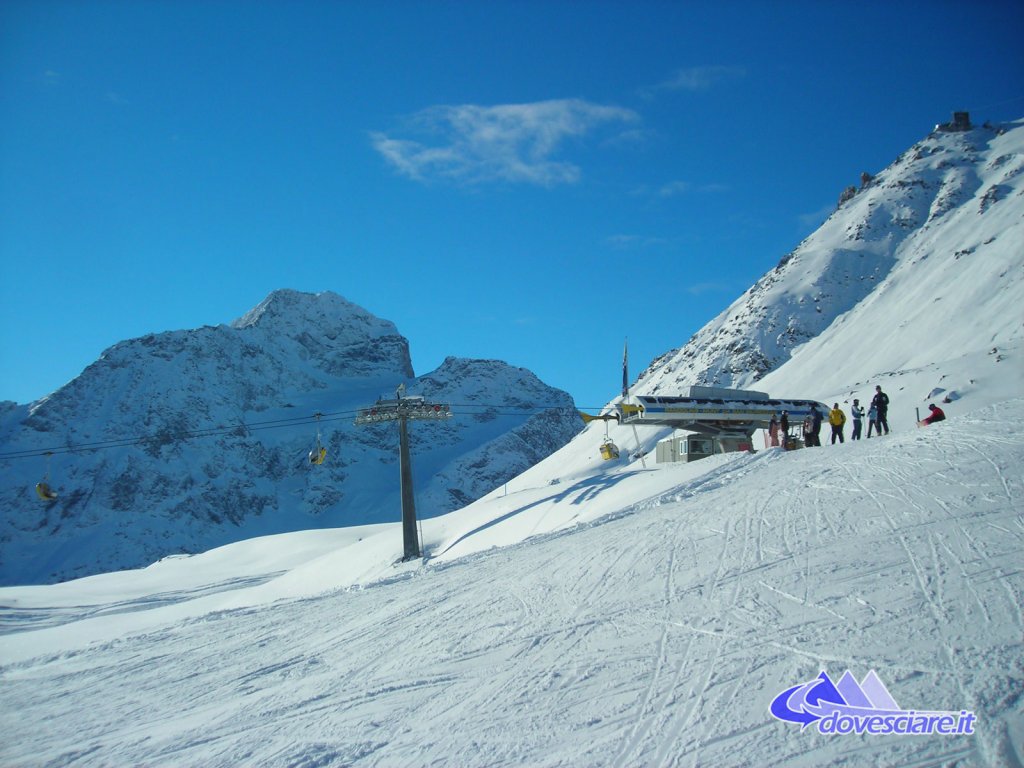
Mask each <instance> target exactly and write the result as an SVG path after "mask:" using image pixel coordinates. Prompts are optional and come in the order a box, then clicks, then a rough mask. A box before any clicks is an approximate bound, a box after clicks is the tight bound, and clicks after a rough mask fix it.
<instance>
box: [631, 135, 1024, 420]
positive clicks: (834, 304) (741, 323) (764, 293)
mask: <svg viewBox="0 0 1024 768" xmlns="http://www.w3.org/2000/svg"><path fill="white" fill-rule="evenodd" d="M1022 243H1024V121H1019V122H1015V123H1010V124H1007V125H1003V126H992V127H978V128H975V129H973V130H971V131H967V132H952V131H936V132H934V133H932V134H931V135H929V136H928V137H927V138H925V139H924V140H923V141H921V142H920V143H918V144H916V145H914V146H913V147H911V148H910V149H909V150H908V151H906V152H905V153H903V154H902V155H901V156H900V157H899V158H898V159H897V160H896V161H895V162H894V163H893V164H892V165H891V166H889V167H888V168H886V169H885V170H884V171H882V172H881V173H879V174H878V175H877V176H875V177H874V178H873V179H871V180H869V181H867V183H866V184H865V185H864V187H863V188H861V189H860V190H859V191H857V192H856V194H855V195H853V196H852V197H851V198H850V199H848V200H846V201H845V202H843V203H842V204H841V205H840V206H839V208H838V209H837V210H836V211H835V212H834V213H833V214H832V215H831V216H830V217H829V219H828V220H827V221H826V222H825V223H824V224H823V225H822V226H821V228H820V229H818V230H817V231H816V232H815V233H814V234H812V235H811V236H810V237H808V238H807V239H806V240H804V242H802V243H801V244H800V245H799V246H798V247H797V248H796V249H795V250H794V251H793V252H792V253H790V254H788V255H786V256H785V257H784V258H783V259H782V260H781V262H780V263H779V264H778V266H776V267H775V268H774V269H772V270H771V271H769V272H768V273H767V274H766V275H765V276H764V277H762V278H761V279H760V280H758V282H757V283H756V284H755V285H754V286H753V287H751V288H750V290H748V291H747V292H746V293H744V294H743V295H742V296H741V297H740V298H739V299H737V300H736V301H735V302H734V303H733V304H732V305H731V306H730V307H728V308H727V309H726V310H725V311H724V312H722V314H720V315H719V316H718V317H716V318H715V319H714V320H712V321H711V322H709V323H708V324H707V325H706V326H705V327H704V328H702V329H701V330H700V331H699V332H698V333H697V334H695V335H694V337H693V338H692V339H691V340H690V341H689V342H688V343H687V344H686V345H685V346H683V347H682V348H680V349H677V350H673V351H671V352H668V353H666V354H665V355H663V356H662V357H661V358H659V359H658V360H656V361H654V363H652V364H651V366H650V367H649V368H648V370H647V371H645V372H644V373H643V374H641V376H640V380H639V382H638V385H637V386H636V388H635V391H636V392H637V393H638V394H651V393H664V394H669V393H671V392H673V391H675V390H678V389H679V387H680V386H682V385H686V384H705V383H715V384H722V385H734V386H739V387H744V386H749V385H752V384H753V383H754V382H759V383H758V387H760V388H763V389H768V385H769V384H776V385H777V384H780V383H782V380H779V379H776V380H774V381H765V382H761V381H760V380H761V379H763V378H765V376H766V374H768V373H769V372H770V371H774V370H777V369H778V368H780V367H781V366H783V365H784V364H786V363H787V361H789V360H790V359H791V358H792V359H793V365H792V366H791V371H790V373H789V374H788V375H787V376H786V377H785V379H784V381H785V383H786V384H789V385H792V386H793V387H794V390H793V391H792V392H790V391H789V390H788V389H787V390H786V391H785V392H783V391H780V390H779V389H778V387H777V386H776V387H774V389H775V390H776V392H775V393H776V394H778V395H780V396H795V395H797V394H800V395H801V396H806V397H816V396H819V395H820V396H821V397H820V399H824V395H826V394H828V393H838V392H842V391H847V390H851V391H855V390H856V387H857V386H858V384H859V383H861V382H868V381H872V382H874V381H878V380H879V377H887V376H889V375H890V374H891V373H893V372H896V371H903V370H910V369H917V368H922V367H925V366H929V365H933V364H936V363H941V362H943V361H946V360H950V359H952V358H956V357H959V356H961V355H964V354H977V353H979V352H980V353H989V352H992V360H991V361H990V362H992V363H994V362H995V360H996V359H1000V357H1001V356H1004V355H1003V350H1005V349H1010V348H1012V349H1014V350H1016V351H1015V352H1014V353H1013V354H1014V356H1015V357H1016V359H1017V362H1016V367H1014V366H1013V365H1010V364H1008V365H1003V366H1002V367H1001V368H999V369H996V368H993V367H992V366H990V365H988V364H985V365H984V366H983V367H984V373H983V372H982V371H981V370H980V369H979V372H978V375H979V376H993V377H997V376H1001V377H1009V376H1012V375H1014V374H1020V372H1021V367H1020V362H1019V360H1020V358H1019V349H1020V344H1021V342H1022V340H1024V315H1022V312H1021V309H1020V306H1021V302H1022V300H1024V246H1022ZM805 345H806V346H805ZM812 348H813V351H812ZM793 368H799V369H800V370H801V372H802V374H801V375H794V374H793V373H792V369H793ZM1011 368H1012V369H1013V370H1010V369H1011ZM938 376H941V374H939V375H938ZM938 376H937V377H936V378H937V379H938ZM883 383H884V382H883ZM950 384H951V382H945V383H943V384H939V383H938V381H937V382H936V387H939V386H942V387H944V388H947V389H950V388H952V387H951V386H950ZM952 384H953V385H954V386H956V387H957V388H959V389H960V390H961V392H967V391H970V390H971V389H972V387H973V385H972V384H971V383H970V382H969V381H957V382H955V383H952ZM915 394H918V393H915ZM926 395H927V393H923V394H921V396H922V397H924V396H926ZM976 404H982V403H980V402H979V403H976Z"/></svg>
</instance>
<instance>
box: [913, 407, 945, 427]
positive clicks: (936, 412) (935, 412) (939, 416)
mask: <svg viewBox="0 0 1024 768" xmlns="http://www.w3.org/2000/svg"><path fill="white" fill-rule="evenodd" d="M928 408H929V409H931V412H932V413H931V415H930V416H928V417H927V418H924V419H921V421H919V422H918V423H917V425H918V426H919V427H923V426H925V425H926V424H934V423H935V422H936V421H944V420H945V418H946V414H945V413H943V412H942V409H941V408H939V406H937V405H936V404H935V403H932V404H931V405H929V406H928Z"/></svg>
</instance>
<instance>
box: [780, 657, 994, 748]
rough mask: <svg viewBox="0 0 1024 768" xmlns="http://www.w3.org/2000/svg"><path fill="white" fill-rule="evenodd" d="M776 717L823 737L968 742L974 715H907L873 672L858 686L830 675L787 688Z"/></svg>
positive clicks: (849, 677) (847, 677) (850, 675)
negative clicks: (947, 738)
mask: <svg viewBox="0 0 1024 768" xmlns="http://www.w3.org/2000/svg"><path fill="white" fill-rule="evenodd" d="M770 711H771V714H772V717H774V718H775V719H776V720H781V721H783V722H787V723H799V724H800V730H804V729H806V728H807V726H809V725H812V724H815V725H816V727H817V730H818V732H819V733H824V734H838V735H846V734H850V733H856V734H864V733H867V734H869V735H872V736H888V735H893V736H921V735H940V736H970V735H972V734H973V733H974V724H975V720H976V718H975V716H974V713H973V712H968V711H967V710H961V711H959V712H942V711H919V710H904V709H901V708H900V706H899V705H898V704H897V703H896V700H895V699H894V698H893V697H892V694H891V693H889V689H888V688H886V687H885V684H884V683H883V682H882V680H881V679H880V678H879V676H878V674H877V673H876V672H875V671H874V670H871V671H870V672H868V673H867V675H865V676H864V679H863V680H861V681H860V682H859V683H858V682H857V678H855V677H854V676H853V673H852V672H850V670H846V672H845V673H843V676H842V677H841V678H839V682H833V681H832V679H831V678H830V677H829V676H828V674H827V673H826V672H822V673H821V674H819V675H818V676H817V677H816V678H814V679H813V680H810V681H808V682H806V683H801V684H800V685H795V686H793V687H792V688H788V689H786V690H785V691H783V692H782V693H780V694H779V695H778V696H776V697H775V698H774V699H773V700H772V703H771V707H770Z"/></svg>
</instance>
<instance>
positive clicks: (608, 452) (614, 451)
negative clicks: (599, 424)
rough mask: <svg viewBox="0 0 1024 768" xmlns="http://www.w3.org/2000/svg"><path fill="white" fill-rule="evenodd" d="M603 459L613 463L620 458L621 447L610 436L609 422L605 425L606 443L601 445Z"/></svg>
mask: <svg viewBox="0 0 1024 768" xmlns="http://www.w3.org/2000/svg"><path fill="white" fill-rule="evenodd" d="M601 458H602V459H604V460H605V461H612V460H613V459H617V458H619V446H617V445H616V444H615V443H614V442H613V441H612V439H611V437H609V436H608V422H607V421H605V423H604V441H603V442H602V443H601Z"/></svg>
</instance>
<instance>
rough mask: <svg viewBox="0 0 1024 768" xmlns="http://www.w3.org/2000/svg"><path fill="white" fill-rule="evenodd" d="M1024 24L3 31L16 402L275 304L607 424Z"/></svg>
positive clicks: (203, 22) (737, 15)
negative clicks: (150, 346) (649, 374)
mask: <svg viewBox="0 0 1024 768" xmlns="http://www.w3.org/2000/svg"><path fill="white" fill-rule="evenodd" d="M1021 29H1024V3H1021V2H1020V1H1019V0H1013V1H1012V2H979V3H971V4H968V3H963V2H932V3H925V2H913V3H909V2H865V3H856V4H854V3H839V2H790V3H753V2H692V3H682V2H680V3H670V2H629V3H627V2H591V3H585V2H515V3H503V2H486V3H470V2H415V3H414V2H397V3H381V2H248V3H243V2H216V1H215V2H187V1H181V0H179V1H172V0H163V1H161V2H99V1H97V2H81V1H78V0H76V1H74V2H64V3H60V2H48V1H47V0H31V2H21V1H20V0H7V1H6V2H4V3H3V4H0V371H2V376H0V399H12V400H16V401H18V402H29V401H31V400H34V399H36V398H38V397H41V396H43V395H45V394H47V393H48V392H50V391H52V390H53V389H56V388H57V387H59V386H61V385H62V384H64V383H66V382H67V381H69V380H70V379H71V378H73V377H74V376H76V375H77V374H78V373H79V372H81V370H82V369H83V368H84V367H85V366H87V365H88V364H89V363H91V362H92V361H94V360H95V359H97V358H98V357H99V355H100V354H101V352H102V351H103V350H104V349H105V348H106V347H108V346H110V345H111V344H114V343H116V342H117V341H119V340H122V339H126V338H132V337H136V336H140V335H143V334H146V333H150V332H157V331H164V330H175V329H180V328H193V327H198V326H201V325H207V324H209V325H213V324H218V323H223V322H230V321H231V320H233V319H235V318H236V317H238V316H240V315H242V314H244V313H245V312H246V311H247V310H248V309H250V308H251V307H253V306H254V305H256V304H257V303H259V301H261V300H262V299H263V298H264V297H265V296H266V294H268V293H269V292H270V291H272V290H274V289H275V288H285V287H287V288H296V289H300V290H306V291H322V290H331V291H335V292H336V293H339V294H341V295H343V296H345V297H346V298H348V299H349V300H351V301H353V302H355V303H357V304H359V305H361V306H363V307H365V308H367V309H368V310H370V311H371V312H373V313H374V314H376V315H378V316H380V317H384V318H387V319H389V320H392V321H394V322H395V323H396V324H397V325H398V328H399V330H400V331H401V332H402V333H403V334H404V335H405V336H407V337H408V338H409V340H410V344H411V348H412V355H413V364H414V366H415V369H416V372H417V374H424V373H427V372H429V371H430V370H432V369H433V368H435V367H436V366H437V365H439V364H440V363H441V361H442V360H443V359H444V357H445V356H447V355H458V356H463V357H483V358H498V359H503V360H506V361H508V362H510V363H513V364H515V365H519V366H523V367H526V368H530V369H531V370H533V371H535V372H536V373H537V374H538V375H539V376H540V377H541V378H542V379H544V380H545V381H546V382H548V383H550V384H552V385H555V386H558V387H561V388H563V389H566V390H568V391H569V392H570V393H571V394H572V395H573V396H574V397H575V398H576V401H577V403H578V404H579V405H581V406H599V405H601V404H603V403H604V402H606V401H607V400H608V399H610V398H611V397H613V396H614V395H615V394H616V392H617V389H618V382H619V380H620V378H621V373H620V369H619V365H620V361H621V354H622V343H623V339H624V338H625V337H629V343H630V358H631V369H632V370H631V375H632V376H635V375H636V374H637V373H639V372H640V370H641V369H642V368H643V367H645V366H646V365H647V363H649V362H650V360H651V359H652V358H654V357H656V356H658V355H659V354H661V353H663V352H665V351H667V350H669V349H671V348H674V347H677V346H680V345H682V344H683V343H685V342H686V341H687V340H688V339H689V337H690V336H691V335H692V334H693V333H694V332H695V331H696V330H697V329H698V328H700V327H701V326H702V325H704V324H705V323H706V322H707V321H708V320H710V319H711V318H712V317H713V316H715V315H716V314H718V312H720V311H721V310H722V309H724V308H725V307H726V306H728V304H730V303H731V302H732V301H733V300H734V299H735V298H736V297H738V296H739V295H740V294H741V293H742V292H743V291H744V290H745V289H746V288H748V287H749V286H750V285H751V284H752V283H753V282H754V281H755V280H756V279H757V278H758V277H759V276H760V275H762V274H763V273H764V272H766V271H767V270H768V269H770V268H771V267H773V266H774V265H775V264H776V263H777V262H778V260H779V259H780V258H781V257H782V256H783V255H784V254H785V253H787V252H788V251H790V250H792V249H793V248H794V247H796V245H797V244H798V243H799V242H800V240H801V239H803V237H805V236H806V235H808V234H809V233H810V232H812V231H813V230H814V229H815V228H816V227H817V226H818V225H819V224H820V223H821V222H822V221H823V220H824V218H825V217H826V216H827V214H828V213H829V212H830V211H831V210H832V208H833V207H834V205H835V201H836V199H837V197H838V195H839V193H840V191H841V190H842V189H843V187H845V186H847V185H849V184H853V183H857V181H858V178H859V174H860V172H861V171H863V170H867V171H870V172H872V173H875V172H877V171H879V170H881V169H882V168H884V167H885V166H886V165H888V164H889V163H890V162H892V161H893V160H894V159H895V158H896V156H897V155H898V154H899V153H901V152H902V151H903V150H905V149H906V148H907V147H908V146H910V145H911V144H912V143H914V142H915V141H917V140H919V139H920V138H922V137H923V136H925V135H926V134H927V133H928V132H929V131H930V130H931V128H932V127H933V126H934V125H935V124H936V123H938V122H941V121H944V120H948V119H949V116H950V113H951V112H952V111H953V110H956V109H968V110H970V111H971V113H972V118H973V119H975V120H976V121H977V122H980V121H983V120H986V119H990V120H993V121H999V120H1009V119H1015V118H1019V117H1021V116H1024V46H1022V45H1021V43H1020V30H1021Z"/></svg>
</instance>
